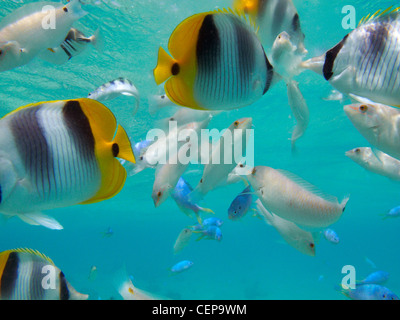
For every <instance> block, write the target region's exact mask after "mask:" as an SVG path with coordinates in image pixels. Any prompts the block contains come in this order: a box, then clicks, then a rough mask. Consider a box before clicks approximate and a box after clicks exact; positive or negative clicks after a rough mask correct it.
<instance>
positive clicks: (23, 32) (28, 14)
mask: <svg viewBox="0 0 400 320" xmlns="http://www.w3.org/2000/svg"><path fill="white" fill-rule="evenodd" d="M46 6H48V7H47V8H49V9H52V10H53V9H54V10H55V11H54V12H53V11H46V10H42V9H43V8H44V7H46ZM50 12H53V13H54V21H55V23H56V25H55V26H50V27H48V28H43V23H44V22H47V21H49V23H50V22H51V20H49V16H50ZM86 14H87V12H85V11H83V10H82V8H81V5H80V1H79V0H72V1H70V2H69V3H67V4H66V5H63V4H62V3H59V2H44V1H43V2H35V3H30V4H26V5H24V6H22V7H21V8H19V9H17V10H15V11H14V12H12V13H11V14H10V15H8V16H6V17H4V18H3V19H2V20H1V21H0V49H1V48H2V46H3V45H4V44H6V43H8V42H15V43H17V44H18V46H19V48H20V54H19V55H18V56H16V57H15V59H14V60H17V61H14V63H10V64H7V63H5V62H7V61H8V62H10V60H13V59H12V58H9V59H7V60H6V59H4V62H3V57H1V59H0V71H4V70H9V69H12V68H14V67H16V66H20V65H23V64H26V63H28V62H29V61H30V60H31V59H33V58H34V57H35V56H36V55H37V54H38V53H39V52H41V51H43V50H46V49H47V48H55V47H57V46H59V45H60V44H61V43H62V42H63V41H64V39H65V36H66V35H67V33H68V31H69V30H70V28H71V27H72V24H73V22H75V21H76V20H78V19H80V18H81V17H83V16H84V15H86ZM7 53H8V54H10V52H7Z"/></svg>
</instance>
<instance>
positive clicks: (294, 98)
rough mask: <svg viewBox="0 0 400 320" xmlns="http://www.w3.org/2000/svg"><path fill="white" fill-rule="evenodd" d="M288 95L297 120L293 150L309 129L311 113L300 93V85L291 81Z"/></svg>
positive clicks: (293, 135)
mask: <svg viewBox="0 0 400 320" xmlns="http://www.w3.org/2000/svg"><path fill="white" fill-rule="evenodd" d="M287 94H288V100H289V106H290V109H291V110H292V114H293V116H294V118H295V119H296V125H295V127H294V129H293V132H292V138H291V141H292V148H294V147H295V142H296V141H297V139H299V138H300V137H302V136H303V134H304V132H305V131H306V129H307V126H308V122H309V118H310V112H309V110H308V106H307V102H306V100H305V99H304V97H303V94H302V93H301V92H300V89H299V86H298V83H297V82H296V81H294V80H291V81H289V82H288V83H287Z"/></svg>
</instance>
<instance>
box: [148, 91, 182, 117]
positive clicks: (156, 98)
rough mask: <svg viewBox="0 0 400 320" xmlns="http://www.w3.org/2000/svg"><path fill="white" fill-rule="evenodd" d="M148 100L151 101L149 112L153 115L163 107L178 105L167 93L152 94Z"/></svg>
mask: <svg viewBox="0 0 400 320" xmlns="http://www.w3.org/2000/svg"><path fill="white" fill-rule="evenodd" d="M148 102H149V113H150V114H151V115H155V114H156V113H157V112H158V111H159V110H160V109H161V108H164V107H172V106H175V107H176V106H178V105H177V104H175V103H174V102H172V101H171V100H170V99H169V98H168V96H167V95H166V94H165V93H164V94H161V95H157V94H153V95H150V96H149V98H148Z"/></svg>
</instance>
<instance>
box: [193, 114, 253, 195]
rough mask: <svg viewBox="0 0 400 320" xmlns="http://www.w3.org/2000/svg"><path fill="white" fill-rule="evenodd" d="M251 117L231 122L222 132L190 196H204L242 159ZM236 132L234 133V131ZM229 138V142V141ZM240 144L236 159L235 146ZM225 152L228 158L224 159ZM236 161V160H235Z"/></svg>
mask: <svg viewBox="0 0 400 320" xmlns="http://www.w3.org/2000/svg"><path fill="white" fill-rule="evenodd" d="M251 125H252V119H251V118H242V119H239V120H236V121H235V122H233V123H232V124H231V125H230V126H229V128H227V129H226V131H225V132H224V133H223V135H222V136H221V138H220V139H219V140H218V142H217V143H216V145H215V146H213V149H212V151H211V153H210V156H209V159H208V162H207V163H206V164H205V166H204V169H203V175H202V178H201V180H200V182H199V183H198V185H197V187H196V188H195V190H194V191H193V192H192V193H193V194H192V195H191V197H194V199H196V198H200V199H202V198H204V196H205V195H206V194H207V193H208V192H209V191H211V190H212V189H214V188H215V187H217V186H218V185H219V184H220V183H222V182H223V181H224V180H225V179H226V177H227V176H228V174H229V173H230V172H232V170H233V169H234V168H235V167H236V166H237V165H238V163H239V162H240V161H241V160H242V157H243V154H244V152H245V151H246V145H247V139H248V135H247V130H248V129H250V128H251ZM235 132H236V133H235ZM229 138H231V139H232V140H231V142H229ZM239 146H241V148H242V149H241V154H240V159H236V157H235V152H237V150H236V148H238V147H239ZM225 154H226V155H227V157H228V159H225V158H226V157H225ZM235 161H237V162H235Z"/></svg>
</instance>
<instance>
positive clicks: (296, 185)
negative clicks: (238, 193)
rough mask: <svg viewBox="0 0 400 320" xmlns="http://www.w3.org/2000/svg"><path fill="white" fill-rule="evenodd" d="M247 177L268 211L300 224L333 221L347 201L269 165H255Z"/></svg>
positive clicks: (316, 225)
mask: <svg viewBox="0 0 400 320" xmlns="http://www.w3.org/2000/svg"><path fill="white" fill-rule="evenodd" d="M247 179H248V180H249V182H250V184H251V186H252V187H253V189H254V191H255V192H256V194H257V196H258V197H259V199H260V200H261V202H262V204H263V205H264V207H265V208H266V209H267V210H268V211H271V212H273V213H274V214H276V215H278V216H280V217H281V218H283V219H285V220H289V221H292V222H294V223H296V224H299V225H303V226H308V227H316V228H323V227H327V226H329V225H331V224H333V223H335V222H336V221H338V220H339V218H340V217H341V216H342V213H343V212H344V209H345V206H346V203H347V201H348V198H345V199H344V200H343V201H342V202H341V203H339V202H338V200H337V198H335V197H333V196H328V195H323V194H322V193H321V192H319V191H316V190H315V187H314V186H312V185H310V184H309V183H308V182H306V181H304V180H302V179H301V178H299V177H296V176H294V175H293V174H291V173H289V172H287V171H283V170H276V169H273V168H271V167H266V166H257V167H254V169H253V171H252V173H251V174H249V175H248V176H247Z"/></svg>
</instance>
